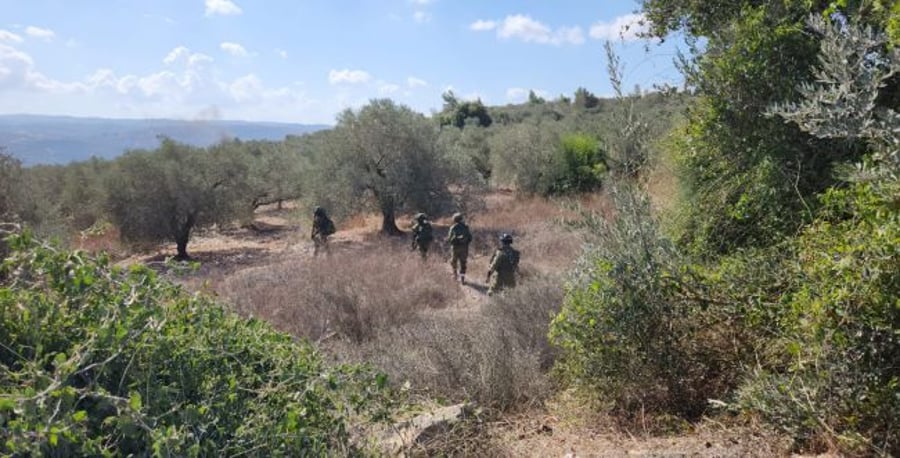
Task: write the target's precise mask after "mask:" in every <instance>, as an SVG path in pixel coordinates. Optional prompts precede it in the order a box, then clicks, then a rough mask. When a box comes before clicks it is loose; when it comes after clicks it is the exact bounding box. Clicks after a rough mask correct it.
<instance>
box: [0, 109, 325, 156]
mask: <svg viewBox="0 0 900 458" xmlns="http://www.w3.org/2000/svg"><path fill="white" fill-rule="evenodd" d="M329 128H331V126H328V125H324V124H291V123H279V122H250V121H202V120H198V121H182V120H175V119H106V118H80V117H70V116H44V115H0V148H5V149H6V152H7V153H9V154H12V155H13V156H15V157H16V158H18V159H19V160H21V161H22V163H23V164H24V165H36V164H66V163H69V162H73V161H82V160H86V159H89V158H91V157H92V156H96V157H101V158H106V159H110V158H114V157H116V156H118V155H120V154H122V153H124V152H125V151H127V150H130V149H144V148H147V149H152V148H156V147H157V146H158V145H159V139H158V137H159V136H160V135H163V136H167V137H170V138H172V139H174V140H177V141H180V142H184V143H188V144H191V145H196V146H208V145H211V144H213V143H216V142H218V141H220V140H222V139H226V138H239V139H241V140H283V139H284V138H285V136H287V135H302V134H306V133H310V132H315V131H318V130H323V129H329Z"/></svg>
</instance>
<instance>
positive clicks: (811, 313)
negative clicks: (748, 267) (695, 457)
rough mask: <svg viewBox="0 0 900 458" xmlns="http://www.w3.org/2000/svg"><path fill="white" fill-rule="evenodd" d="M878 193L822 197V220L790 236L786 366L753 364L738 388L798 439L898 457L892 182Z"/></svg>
mask: <svg viewBox="0 0 900 458" xmlns="http://www.w3.org/2000/svg"><path fill="white" fill-rule="evenodd" d="M878 191H886V190H884V189H882V190H876V188H874V187H873V186H872V185H871V184H860V185H855V186H853V187H851V188H848V189H845V190H832V191H830V192H829V193H827V194H826V195H825V196H824V198H823V201H824V202H825V212H826V213H825V215H823V216H824V217H823V218H822V219H821V220H820V221H818V222H817V223H816V224H814V225H812V226H810V227H809V228H807V229H806V231H804V233H803V234H802V235H801V236H800V237H798V238H797V240H796V242H795V243H796V247H797V248H796V251H797V253H798V258H797V263H796V264H795V265H796V272H794V273H793V275H794V276H796V277H797V279H798V287H797V288H796V289H795V290H793V291H791V292H790V295H789V296H788V297H789V300H788V301H787V304H786V305H787V307H786V310H787V311H788V314H787V317H786V318H787V319H786V320H783V321H782V323H784V329H783V330H782V335H781V338H780V339H779V340H778V341H777V342H780V348H779V350H780V351H783V352H784V353H785V354H789V355H790V356H791V359H790V365H788V366H787V367H786V368H785V369H784V370H777V368H760V370H759V372H758V373H757V374H756V378H755V379H754V380H752V381H751V382H750V383H748V384H747V386H745V387H744V388H743V389H742V391H741V395H740V399H741V401H742V403H743V405H744V406H745V407H747V408H749V409H752V410H754V411H757V412H761V413H762V414H763V415H764V416H765V417H766V418H767V419H769V420H770V421H771V422H772V423H773V424H775V425H777V426H779V427H781V428H783V429H784V430H786V431H788V432H790V433H791V434H792V435H793V437H795V438H796V439H797V440H798V441H799V443H800V444H801V445H806V446H810V445H811V446H814V447H815V446H816V445H819V446H822V445H825V446H828V447H829V448H841V449H844V450H848V451H856V452H859V451H864V452H868V453H871V452H873V451H874V452H877V453H883V454H888V455H895V454H897V453H900V442H898V441H897V437H900V425H898V424H897V422H896V420H897V418H900V396H898V393H900V335H898V334H897V330H898V329H900V302H898V298H900V214H898V211H897V210H898V205H897V198H896V196H897V195H900V186H898V185H897V184H896V183H894V184H893V185H892V186H890V187H889V190H887V191H888V192H878ZM847 215H850V216H849V217H848V216H847Z"/></svg>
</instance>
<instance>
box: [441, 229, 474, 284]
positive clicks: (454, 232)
mask: <svg viewBox="0 0 900 458" xmlns="http://www.w3.org/2000/svg"><path fill="white" fill-rule="evenodd" d="M471 242H472V233H471V232H470V231H469V226H467V225H466V223H465V222H463V215H462V213H454V214H453V225H452V226H450V231H449V232H448V233H447V243H449V244H450V266H452V267H453V279H454V280H456V279H457V273H458V275H459V282H460V283H462V284H464V285H465V284H466V261H468V259H469V243H471ZM457 267H458V270H457Z"/></svg>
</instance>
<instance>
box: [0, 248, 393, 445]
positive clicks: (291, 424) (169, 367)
mask: <svg viewBox="0 0 900 458" xmlns="http://www.w3.org/2000/svg"><path fill="white" fill-rule="evenodd" d="M11 244H12V246H13V248H14V250H15V251H14V253H13V255H12V256H11V257H10V258H8V259H7V260H6V261H4V263H3V264H2V272H3V273H4V275H7V277H5V279H4V280H2V283H0V342H2V346H0V386H2V389H0V393H2V394H0V453H2V454H4V455H6V454H10V455H14V456H15V455H18V456H32V455H33V456H47V455H49V456H120V455H132V454H134V455H140V456H149V455H151V454H153V455H155V456H209V455H220V454H224V455H232V456H233V455H240V454H251V455H255V454H264V455H270V456H271V455H294V456H297V455H322V454H325V453H342V454H343V453H348V452H349V451H350V448H349V447H350V445H349V430H348V422H349V421H350V419H351V415H353V414H354V412H357V411H358V412H361V413H362V412H365V411H369V412H371V413H373V414H380V413H383V412H384V411H383V410H382V409H381V407H384V406H386V404H383V403H382V401H384V398H383V397H382V395H383V394H385V393H384V391H383V390H382V387H383V386H384V383H385V380H384V378H383V377H381V376H378V375H376V374H372V373H370V372H369V371H367V370H365V369H363V368H359V367H335V368H330V367H326V366H325V365H324V364H323V363H322V361H321V360H320V358H319V357H318V356H317V354H316V353H315V352H314V351H313V349H312V348H311V347H310V346H309V345H307V344H304V343H294V342H293V341H292V339H291V338H290V337H289V336H287V335H284V334H279V333H276V332H274V331H272V330H271V328H269V326H267V325H265V324H263V323H262V322H260V321H258V320H252V319H251V320H244V319H241V318H238V317H237V316H235V315H233V314H230V313H228V312H226V311H225V310H224V309H223V308H222V307H221V306H219V305H217V304H215V303H213V302H212V301H211V300H210V299H208V298H206V297H203V296H196V295H189V294H187V293H185V292H183V291H182V290H181V288H179V287H177V286H174V285H173V284H171V283H168V282H166V281H163V280H160V279H158V278H157V277H156V276H155V274H154V273H153V272H152V271H150V270H149V269H147V268H144V267H138V266H135V267H131V268H129V269H120V268H116V267H111V266H110V265H109V261H108V259H106V258H105V257H102V256H101V257H99V258H91V257H88V256H87V255H86V254H84V253H81V252H67V251H63V250H59V249H56V248H53V247H49V246H46V245H41V244H39V243H37V242H35V241H33V240H31V239H30V238H29V237H28V236H22V237H14V238H13V239H11ZM0 278H4V276H3V275H0ZM369 408H372V409H371V410H369Z"/></svg>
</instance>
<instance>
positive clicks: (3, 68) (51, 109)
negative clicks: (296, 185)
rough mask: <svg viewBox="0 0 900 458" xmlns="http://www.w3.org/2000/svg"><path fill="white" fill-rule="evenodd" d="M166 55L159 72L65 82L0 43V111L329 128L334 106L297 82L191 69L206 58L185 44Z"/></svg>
mask: <svg viewBox="0 0 900 458" xmlns="http://www.w3.org/2000/svg"><path fill="white" fill-rule="evenodd" d="M181 48H183V49H181ZM169 56H171V57H169ZM166 58H167V59H165V60H168V62H170V63H171V64H172V65H171V66H168V67H166V68H163V69H162V70H161V71H156V72H150V73H148V74H142V75H135V74H126V75H118V74H116V73H115V71H114V70H112V69H110V68H99V69H97V70H95V71H94V72H93V73H91V74H88V75H86V76H85V77H84V78H83V79H80V80H77V81H73V82H63V81H57V80H54V79H51V78H49V77H47V76H45V75H43V74H42V73H40V72H39V71H38V69H37V64H36V62H35V60H34V59H33V58H32V57H31V56H29V55H28V54H27V53H25V52H23V51H21V50H18V49H16V48H14V47H12V46H9V45H6V44H3V43H2V42H0V112H3V111H5V112H11V111H16V112H22V111H23V107H24V110H25V111H26V112H32V113H45V114H46V113H59V114H68V115H74V116H104V117H132V118H148V117H154V118H178V119H196V118H197V117H198V116H199V117H201V118H204V119H206V118H225V119H246V120H259V121H272V120H281V121H288V122H306V123H329V122H333V114H334V113H335V112H337V111H338V108H339V107H338V106H337V102H336V101H335V100H331V99H329V100H328V101H320V100H316V99H315V98H312V97H310V96H309V95H307V93H306V91H305V90H304V89H303V86H302V84H300V83H292V84H289V85H286V86H281V87H271V86H266V85H265V84H264V82H263V81H262V79H261V78H259V77H258V76H256V75H254V74H249V75H245V76H242V77H239V78H237V79H233V80H231V79H229V80H224V79H221V78H220V76H219V73H218V72H216V71H215V69H213V68H211V67H210V66H196V67H194V66H191V65H190V63H191V59H192V58H193V59H194V61H195V62H197V61H198V60H199V61H203V60H205V59H207V58H208V56H204V55H203V54H198V53H192V52H191V51H190V50H189V49H187V48H186V47H178V48H175V49H173V50H172V52H170V53H169V55H167V56H166ZM178 64H181V65H183V66H180V67H179V66H177V65H178ZM160 65H163V64H162V63H161V64H160ZM87 100H89V101H90V103H87ZM210 107H212V108H210ZM210 110H212V111H210ZM198 113H199V114H198Z"/></svg>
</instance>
